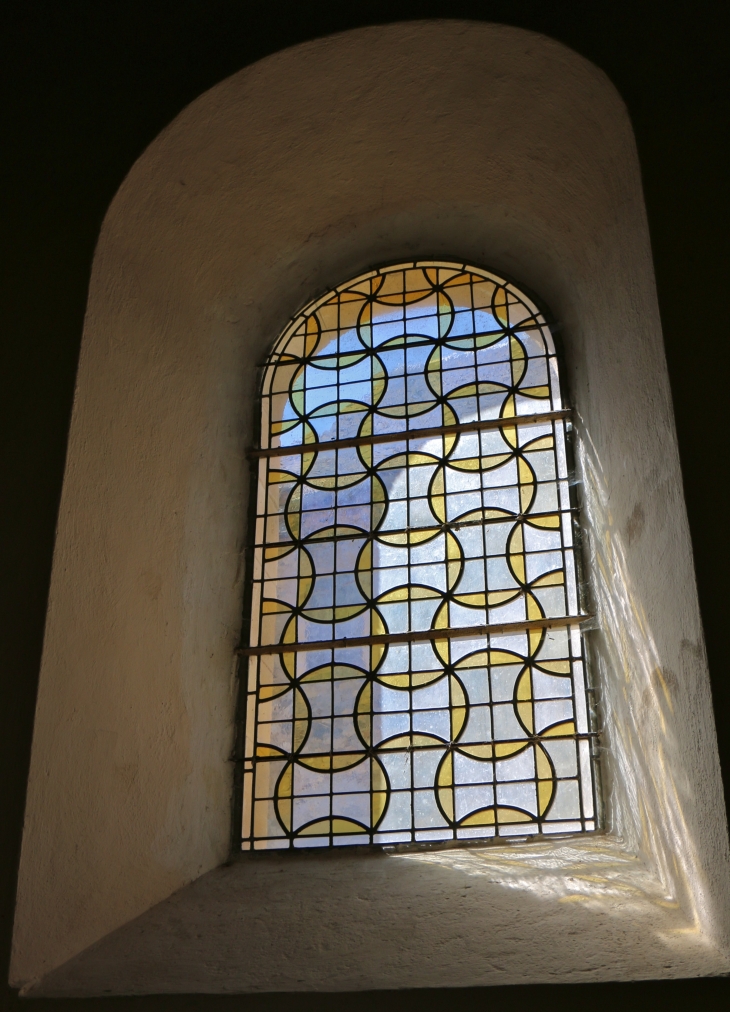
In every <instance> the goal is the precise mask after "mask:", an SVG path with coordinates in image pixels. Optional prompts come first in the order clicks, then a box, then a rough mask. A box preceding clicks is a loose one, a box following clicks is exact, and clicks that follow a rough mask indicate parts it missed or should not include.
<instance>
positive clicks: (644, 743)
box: [11, 21, 730, 995]
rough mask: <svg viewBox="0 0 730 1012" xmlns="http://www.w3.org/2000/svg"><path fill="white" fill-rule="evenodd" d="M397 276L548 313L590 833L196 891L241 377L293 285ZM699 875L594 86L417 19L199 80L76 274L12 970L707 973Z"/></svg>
mask: <svg viewBox="0 0 730 1012" xmlns="http://www.w3.org/2000/svg"><path fill="white" fill-rule="evenodd" d="M427 255H434V256H438V255H442V256H457V257H463V258H464V259H465V260H470V261H472V262H474V263H476V264H483V265H486V266H489V267H491V268H493V269H494V270H496V271H498V272H500V273H504V274H507V275H509V276H512V277H514V278H515V280H516V281H517V282H518V283H520V284H522V285H524V286H526V287H527V288H529V289H532V290H533V291H534V292H536V293H537V294H538V295H539V296H540V297H541V298H542V299H543V300H544V301H545V302H546V303H547V304H548V305H549V306H550V307H551V309H552V311H553V313H554V314H555V315H556V317H557V319H558V320H559V322H560V324H561V328H560V336H561V338H562V340H563V345H564V352H565V361H566V380H567V386H568V388H569V390H570V392H571V393H572V396H573V399H574V401H575V404H576V407H577V412H578V431H579V464H580V469H581V472H582V474H583V477H584V499H585V503H586V508H585V519H586V524H587V531H588V537H587V556H588V558H589V562H590V571H591V575H592V578H593V581H594V598H595V605H596V611H597V621H596V630H595V631H594V632H592V633H591V634H590V638H591V650H592V653H593V661H594V668H595V670H596V671H597V673H598V677H599V680H600V689H601V695H602V708H603V712H604V714H605V719H606V724H607V735H606V739H605V742H604V744H605V746H606V753H605V762H604V771H605V780H606V795H607V830H608V833H607V835H606V836H605V837H603V838H601V839H600V840H594V841H583V842H580V843H575V844H572V845H571V846H570V847H568V848H567V850H563V851H559V852H556V853H555V854H553V855H552V856H551V854H550V853H549V852H545V851H544V850H541V849H540V847H541V845H537V844H529V845H524V846H523V849H522V850H520V849H519V848H518V847H514V846H513V847H511V848H508V849H507V850H505V851H499V850H497V849H494V848H486V849H484V850H482V851H480V852H475V851H469V852H468V853H465V852H462V851H452V852H449V854H445V853H443V852H439V853H436V854H431V855H411V856H408V857H405V856H397V857H380V858H373V857H360V856H359V855H354V856H345V857H340V858H337V859H335V858H330V857H327V856H325V855H319V856H311V857H309V858H306V859H305V858H293V859H291V860H287V859H286V858H284V857H281V856H280V857H278V858H266V859H258V858H251V859H248V860H244V859H240V860H238V861H237V862H235V863H234V864H233V865H231V866H229V867H227V868H222V869H219V870H217V871H212V869H214V868H216V866H218V865H221V864H222V863H223V862H224V861H225V860H226V858H227V856H228V848H229V838H230V795H231V766H230V763H228V761H227V760H228V755H229V752H230V748H231V744H232V715H233V703H234V692H235V684H234V666H233V649H234V646H235V645H236V640H237V636H238V629H239V619H240V605H241V595H242V571H243V568H242V547H241V546H242V544H243V542H244V537H245V520H246V513H247V509H246V506H247V487H246V485H247V482H246V467H245V460H244V450H245V447H246V446H247V444H248V443H249V442H250V439H251V433H252V431H253V425H254V419H253V410H254V409H253V400H254V398H253V395H254V391H255V382H256V370H255V369H254V366H255V365H256V364H258V363H260V362H261V361H262V359H263V357H264V356H265V353H266V351H267V349H268V348H269V347H270V345H271V344H272V343H273V341H274V340H275V338H276V336H277V334H278V333H279V331H280V329H281V328H282V327H283V326H284V324H285V323H286V321H287V319H288V318H289V317H290V316H291V315H292V314H293V313H294V312H295V311H296V310H297V309H298V308H299V307H300V306H301V305H302V304H303V303H304V302H306V301H308V300H309V299H310V298H312V297H313V296H315V295H317V294H318V293H320V292H322V291H324V290H326V289H327V288H328V287H330V286H332V285H335V284H338V283H340V282H342V281H343V280H344V279H346V278H347V277H349V276H351V275H354V274H356V273H357V272H359V271H362V270H365V269H367V268H368V267H370V266H372V265H374V264H377V263H378V262H384V261H391V260H396V259H405V258H407V257H410V256H413V257H416V256H427ZM515 869H518V871H515ZM729 871H730V860H729V858H728V844H727V830H726V824H725V816H724V809H723V803H722V792H721V784H720V775H719V764H718V759H717V752H716V744H715V733H714V725H713V718H712V708H711V701H710V692H709V683H708V678H707V670H706V660H705V655H704V647H703V641H702V633H701V625H700V618H699V612H698V606H697V597H696V591H695V583H694V573H693V565H692V557H691V547H690V541H689V534H688V528H687V522H686V516H685V509H684V502H683V495H682V487H681V476H680V470H679V461H678V455H677V448H676V440H675V434H674V426H673V415H672V406H671V400H670V393H669V386H668V379H667V372H666V364H665V360H664V352H663V347H662V340H661V331H660V324H659V317H658V310H657V304H656V296H655V290H654V280H653V270H652V264H651V254H650V248H649V239H648V231H647V225H646V218H645V212H644V205H643V198H642V193H641V185H640V174H639V167H638V161H637V156H636V151H635V147H634V141H633V136H632V131H631V127H630V123H629V120H628V116H627V113H626V110H625V108H624V106H623V104H622V102H621V100H620V98H619V97H618V95H617V94H616V92H615V90H614V89H613V87H612V85H611V84H610V82H609V81H608V80H607V78H606V77H605V76H604V75H603V74H602V73H601V72H600V71H599V70H597V69H596V68H595V67H594V66H592V65H591V64H589V63H587V62H586V61H585V60H583V59H582V58H581V57H579V56H577V55H576V54H575V53H573V52H571V51H570V50H568V49H566V48H564V47H563V46H561V45H559V44H557V43H555V42H553V41H551V40H548V39H546V38H544V37H541V36H538V35H534V34H531V33H528V32H525V31H522V30H518V29H514V28H508V27H503V26H496V25H486V24H482V23H467V22H454V21H448V22H421V23H408V24H398V25H390V26H385V27H376V28H368V29H360V30H357V31H354V32H349V33H345V34H343V35H339V36H334V37H331V38H327V39H322V40H319V41H316V42H312V43H307V44H306V45H302V46H298V47H296V48H294V49H290V50H287V51H284V52H281V53H278V54H276V55H274V56H272V57H269V58H267V59H265V60H263V61H261V62H260V63H257V64H255V65H254V66H252V67H249V68H247V69H246V70H244V71H241V72H240V73H238V74H236V75H234V76H233V77H231V78H229V79H228V80H226V81H224V82H222V83H221V84H220V85H218V86H217V87H215V88H213V89H211V90H210V91H209V92H207V93H206V94H204V95H203V96H201V97H200V98H199V99H198V100H197V101H195V102H194V103H193V104H192V105H190V106H189V107H188V108H187V109H185V110H184V111H183V112H182V113H181V114H180V115H179V116H178V117H177V119H176V120H175V121H174V122H173V123H172V124H171V125H170V126H169V127H168V128H167V129H166V130H165V131H164V132H163V133H162V134H161V135H160V136H159V137H158V138H157V139H156V140H155V141H154V143H153V144H152V145H151V146H150V148H149V149H148V150H147V151H146V152H145V153H144V154H143V155H142V157H141V158H140V159H139V160H138V162H137V163H136V164H135V166H134V167H133V169H132V170H131V172H130V174H129V176H128V177H127V179H126V180H125V182H124V184H123V185H122V187H121V188H120V191H119V193H118V194H117V196H116V197H115V199H114V201H113V203H112V205H111V207H110V209H109V212H108V214H107V217H106V219H105V221H104V225H103V228H102V233H101V237H100V240H99V246H98V250H97V254H96V257H95V261H94V266H93V273H92V281H91V288H90V293H89V305H88V313H87V319H86V325H85V331H84V338H83V344H82V353H81V361H80V365H79V374H78V383H77V391H76V400H75V406H74V415H73V422H72V427H71V435H70V444H69V454H68V465H67V472H66V477H65V482H64V490H63V497H62V503H61V511H60V517H59V525H58V536H57V543H56V552H55V559H54V569H53V577H52V585H51V595H50V605H49V611H48V620H47V627H46V637H45V645H44V654H43V662H42V671H41V679H40V689H39V697H38V706H37V715H36V725H35V734H34V742H33V754H32V763H31V775H30V782H29V794H28V803H27V813H26V824H25V831H24V838H23V851H22V859H21V868H20V881H19V888H18V904H17V914H16V922H15V931H14V946H13V957H12V968H11V980H12V982H13V983H14V984H15V985H16V986H23V988H24V992H25V993H28V994H76V995H82V994H99V993H141V992H164V991H186V990H187V991H190V990H201V991H209V992H217V991H218V992H223V991H229V992H230V991H247V990H281V989H287V988H291V989H300V988H302V989H337V988H356V987H373V988H378V987H405V986H416V985H420V986H423V985H424V984H428V985H433V986H439V985H445V984H461V985H467V984H478V983H492V982H493V983H507V982H510V981H527V980H533V981H536V980H584V979H624V978H633V977H642V976H643V977H648V976H677V975H682V976H687V975H691V974H705V973H713V972H714V973H717V972H723V971H725V970H728V969H730V874H729ZM205 872H211V874H209V875H204V873H205ZM203 875H204V877H202V878H201V877H200V876H203ZM196 879H197V880H198V881H194V880H196ZM189 883H194V884H192V885H190V884H189ZM576 883H577V884H576ZM183 887H185V888H183ZM176 890H180V891H179V892H175V891H176ZM173 893H175V895H173V896H171V894H173ZM167 897H171V898H170V899H167ZM163 901H164V902H163ZM156 904H157V905H156ZM146 911H147V913H145V912H146ZM135 918H136V920H134V919H135ZM129 922H131V923H129ZM124 925H126V926H125V927H123V926H124ZM295 928H296V932H295V931H294V929H295ZM117 929H119V930H117ZM315 929H316V930H317V931H319V932H320V933H321V934H320V935H316V934H315V933H314V932H315ZM110 932H113V934H111V935H110V934H109V933H110ZM296 933H298V937H299V938H300V941H299V942H296V943H295V942H292V941H291V937H292V935H293V934H296ZM108 935H109V937H105V936H108ZM318 938H321V941H318V940H317V939H318ZM100 940H101V941H100ZM95 943H96V944H95ZM89 947H91V948H89ZM83 950H87V951H83ZM449 953H450V954H451V956H449V958H447V954H449ZM79 954H80V955H79ZM72 957H75V958H73V959H72ZM69 960H70V962H68V961H69ZM62 964H65V965H63V966H62ZM51 971H54V972H53V973H51Z"/></svg>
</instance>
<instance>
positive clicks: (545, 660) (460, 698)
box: [241, 260, 596, 849]
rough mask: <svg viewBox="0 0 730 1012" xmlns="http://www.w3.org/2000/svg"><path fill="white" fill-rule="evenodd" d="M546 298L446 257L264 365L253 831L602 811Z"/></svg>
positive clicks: (253, 835)
mask: <svg viewBox="0 0 730 1012" xmlns="http://www.w3.org/2000/svg"><path fill="white" fill-rule="evenodd" d="M569 416H570V412H569V410H568V409H566V408H565V406H564V403H563V400H562V398H561V392H560V382H559V375H558V366H557V358H556V353H555V346H554V342H553V338H552V335H551V333H550V329H549V327H548V325H547V322H546V320H545V317H544V315H543V314H542V313H541V312H540V310H539V309H538V307H537V306H536V305H535V304H534V303H533V301H532V300H531V299H530V298H528V297H527V296H526V295H525V294H524V292H522V291H520V290H519V289H518V288H516V287H515V286H514V285H513V284H511V283H509V282H507V281H505V280H504V279H503V278H500V277H497V276H496V275H494V274H492V273H490V272H488V271H484V270H481V269H479V268H476V267H473V266H470V265H466V264H463V263H455V262H450V261H444V260H439V261H416V262H412V263H406V264H402V263H401V264H397V265H393V266H387V267H383V268H380V269H378V270H374V271H371V272H369V273H367V274H365V275H361V276H359V277H356V278H355V279H352V280H350V281H348V282H346V283H345V284H343V285H341V286H339V287H338V288H336V289H334V290H333V291H330V292H328V293H327V294H326V295H325V296H323V297H321V298H319V299H317V300H315V301H314V302H312V303H311V304H310V305H308V306H307V307H306V308H305V309H304V310H303V311H302V312H301V313H300V314H299V315H298V316H297V317H296V318H295V319H294V320H293V321H292V322H291V324H290V325H289V326H288V327H287V328H286V330H285V331H284V333H283V334H282V336H281V338H280V339H279V341H278V342H277V344H276V347H275V349H274V351H273V352H272V354H271V355H270V357H269V359H268V361H267V363H266V367H265V371H264V377H263V385H262V402H261V418H262V423H261V449H260V450H258V451H256V455H257V456H258V458H259V464H258V466H259V474H258V486H257V505H256V513H257V519H256V527H255V545H254V564H253V569H254V572H253V595H252V604H251V622H250V636H249V643H250V645H249V646H248V647H245V648H244V649H243V650H242V651H241V652H242V653H243V654H245V655H247V656H248V657H249V661H248V665H249V667H248V682H247V687H248V688H247V692H248V696H247V706H246V708H245V709H246V732H245V755H244V761H243V766H244V769H243V806H242V811H243V820H242V841H243V842H242V846H243V848H244V849H251V848H254V849H270V848H284V847H313V846H332V845H348V844H351V845H352V844H369V843H375V844H388V845H394V844H396V845H397V844H411V843H414V842H428V841H447V840H452V841H454V840H456V841H468V840H475V839H476V840H478V839H481V840H484V839H487V838H491V837H495V836H500V837H503V836H515V835H520V836H522V835H529V834H535V833H566V832H584V831H590V830H593V829H595V827H596V814H595V796H594V794H595V792H594V776H593V771H592V758H591V752H592V750H591V741H590V740H591V737H592V733H593V732H592V728H591V721H590V715H589V708H588V706H587V703H586V698H587V697H586V680H585V665H584V659H583V649H582V641H581V634H580V628H579V623H580V619H581V611H580V607H579V600H578V582H577V579H576V562H575V549H574V525H575V523H576V515H575V508H574V505H573V503H572V502H571V496H570V488H569V463H568V445H567V432H566V430H567V427H568V425H569Z"/></svg>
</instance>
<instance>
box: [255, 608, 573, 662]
mask: <svg viewBox="0 0 730 1012" xmlns="http://www.w3.org/2000/svg"><path fill="white" fill-rule="evenodd" d="M592 617H593V616H592V615H566V616H564V617H561V618H536V619H531V620H529V621H526V622H503V623H501V624H494V625H474V626H469V627H468V628H462V627H456V628H447V629H418V630H413V631H410V632H403V633H381V634H380V635H376V636H350V637H344V638H343V639H338V640H309V641H307V642H297V643H270V644H262V645H261V646H256V647H239V648H238V650H237V651H236V653H237V654H238V655H239V656H241V657H260V656H261V655H262V654H288V653H292V652H297V651H300V650H339V649H341V648H343V647H367V646H375V645H377V644H380V643H413V642H422V641H423V640H440V639H479V638H482V637H485V636H501V635H506V634H509V633H513V632H530V631H531V630H532V629H563V628H565V627H567V626H571V625H580V624H581V623H583V622H588V621H589V620H590V619H591V618H592Z"/></svg>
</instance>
